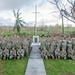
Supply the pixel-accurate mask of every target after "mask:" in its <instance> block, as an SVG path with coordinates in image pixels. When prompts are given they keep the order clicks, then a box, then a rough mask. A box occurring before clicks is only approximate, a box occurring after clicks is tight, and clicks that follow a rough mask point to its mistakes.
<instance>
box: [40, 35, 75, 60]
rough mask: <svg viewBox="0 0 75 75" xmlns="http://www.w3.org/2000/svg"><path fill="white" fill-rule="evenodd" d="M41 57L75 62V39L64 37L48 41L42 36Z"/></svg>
mask: <svg viewBox="0 0 75 75" xmlns="http://www.w3.org/2000/svg"><path fill="white" fill-rule="evenodd" d="M41 55H42V57H43V58H45V59H48V58H52V59H67V58H68V59H72V60H75V38H71V37H70V36H68V37H63V36H51V37H49V36H48V37H47V39H46V38H45V37H44V36H42V41H41Z"/></svg>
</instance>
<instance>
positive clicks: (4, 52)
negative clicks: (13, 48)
mask: <svg viewBox="0 0 75 75" xmlns="http://www.w3.org/2000/svg"><path fill="white" fill-rule="evenodd" d="M8 58H9V50H8V49H7V48H6V47H5V49H4V51H3V59H4V60H5V59H8Z"/></svg>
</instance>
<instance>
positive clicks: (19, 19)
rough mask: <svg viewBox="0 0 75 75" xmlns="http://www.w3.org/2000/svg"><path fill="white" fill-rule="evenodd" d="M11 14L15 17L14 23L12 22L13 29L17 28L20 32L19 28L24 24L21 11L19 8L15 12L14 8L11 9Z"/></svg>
mask: <svg viewBox="0 0 75 75" xmlns="http://www.w3.org/2000/svg"><path fill="white" fill-rule="evenodd" d="M13 14H14V17H15V24H14V28H13V30H17V32H20V28H21V27H22V26H24V24H26V22H24V21H23V20H22V17H20V15H21V13H20V12H19V9H18V10H17V12H15V10H13Z"/></svg>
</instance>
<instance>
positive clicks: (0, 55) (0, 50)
mask: <svg viewBox="0 0 75 75" xmlns="http://www.w3.org/2000/svg"><path fill="white" fill-rule="evenodd" d="M2 52H3V51H2V49H1V48H0V59H2Z"/></svg>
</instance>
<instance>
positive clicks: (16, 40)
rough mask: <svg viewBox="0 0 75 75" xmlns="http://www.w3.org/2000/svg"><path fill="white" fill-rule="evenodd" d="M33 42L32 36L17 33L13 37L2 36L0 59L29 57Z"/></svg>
mask: <svg viewBox="0 0 75 75" xmlns="http://www.w3.org/2000/svg"><path fill="white" fill-rule="evenodd" d="M31 42H32V41H31V38H30V36H29V37H28V38H27V39H25V38H24V37H21V38H20V37H19V36H16V35H15V36H13V37H7V36H1V37H0V60H6V59H7V60H8V59H23V58H24V56H27V57H29V54H30V51H31V47H30V45H31Z"/></svg>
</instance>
